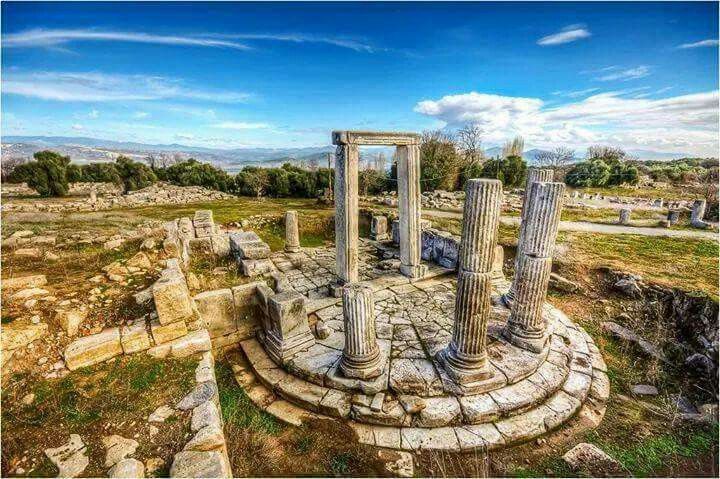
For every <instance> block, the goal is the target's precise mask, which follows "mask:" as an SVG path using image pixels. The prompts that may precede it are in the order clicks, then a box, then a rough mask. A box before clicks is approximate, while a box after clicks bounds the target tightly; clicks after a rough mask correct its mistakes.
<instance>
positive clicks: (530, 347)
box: [502, 326, 548, 353]
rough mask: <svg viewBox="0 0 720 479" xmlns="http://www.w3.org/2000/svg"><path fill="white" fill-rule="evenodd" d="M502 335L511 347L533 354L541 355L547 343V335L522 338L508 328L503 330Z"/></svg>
mask: <svg viewBox="0 0 720 479" xmlns="http://www.w3.org/2000/svg"><path fill="white" fill-rule="evenodd" d="M502 335H503V337H504V338H505V339H507V341H508V342H509V343H510V344H512V345H513V346H517V347H518V348H522V349H525V350H526V351H531V352H533V353H541V352H542V351H543V349H545V345H546V344H547V341H548V335H547V334H545V333H541V335H540V336H529V337H528V336H523V335H521V334H518V333H517V332H515V331H513V329H511V328H510V327H507V326H506V327H505V329H503V332H502Z"/></svg>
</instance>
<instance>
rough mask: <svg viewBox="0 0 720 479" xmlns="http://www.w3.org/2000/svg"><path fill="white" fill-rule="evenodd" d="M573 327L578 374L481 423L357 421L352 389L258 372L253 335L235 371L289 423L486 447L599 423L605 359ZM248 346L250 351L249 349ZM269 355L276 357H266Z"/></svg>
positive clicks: (397, 445) (399, 443)
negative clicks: (244, 366) (579, 421)
mask: <svg viewBox="0 0 720 479" xmlns="http://www.w3.org/2000/svg"><path fill="white" fill-rule="evenodd" d="M567 321H569V320H567ZM571 324H572V323H571ZM570 329H574V330H575V331H576V332H577V334H576V335H575V336H576V337H575V340H576V341H577V344H576V347H577V348H579V349H582V348H583V344H584V347H585V348H587V353H582V352H579V351H578V354H577V358H574V359H573V360H569V366H570V368H571V369H570V371H574V375H573V378H568V379H566V380H565V382H564V383H563V386H562V388H560V389H558V390H557V391H556V392H554V393H553V394H552V395H549V396H548V397H547V398H545V399H544V400H543V401H542V402H540V403H537V404H534V405H532V406H530V407H529V408H528V407H526V408H523V409H520V410H517V411H514V412H515V414H513V415H505V416H501V417H498V418H495V419H494V420H491V421H487V422H481V423H478V424H456V425H446V426H437V427H415V426H412V425H409V424H408V425H400V426H388V425H381V424H368V423H363V422H358V421H357V420H353V419H352V418H350V408H351V404H350V402H346V400H345V399H347V398H343V395H345V396H347V394H345V393H342V392H341V391H338V390H335V389H328V388H321V387H320V386H317V385H315V384H313V383H310V382H308V381H304V380H302V379H299V378H296V377H294V376H292V375H290V374H288V373H287V372H285V371H283V370H282V369H280V368H277V367H276V368H273V369H275V373H276V376H275V377H274V384H267V383H266V382H265V379H263V378H261V377H259V376H257V375H255V374H254V372H255V367H258V366H260V365H261V364H259V363H257V361H256V362H255V364H253V363H252V360H251V357H252V352H253V351H256V352H257V351H264V350H263V348H262V346H261V345H260V344H259V343H258V342H257V341H256V340H254V339H250V340H246V341H244V342H242V343H241V347H242V350H243V352H245V355H246V358H247V359H248V362H249V364H250V366H249V368H250V369H251V371H236V378H237V380H238V382H239V383H240V384H241V385H243V386H246V388H247V392H248V396H249V397H250V399H251V400H252V401H253V403H254V404H256V405H257V406H258V407H260V408H261V409H263V410H265V411H266V412H268V413H269V414H271V415H273V416H275V417H276V418H278V419H279V420H281V421H283V422H286V423H289V424H294V425H298V426H299V425H301V424H302V423H303V422H304V421H305V420H308V419H334V420H338V419H339V418H340V419H341V420H345V421H346V422H347V423H348V424H349V425H350V426H351V427H352V428H353V429H354V430H355V432H356V434H357V436H358V441H359V442H361V443H364V444H369V445H375V446H378V447H387V448H392V449H402V450H409V451H417V450H447V451H454V452H469V451H476V450H482V451H487V450H492V449H497V448H502V447H506V446H510V445H514V444H519V443H522V442H526V441H530V440H533V439H535V438H538V437H540V436H542V435H544V434H546V433H548V432H551V431H553V430H555V429H558V428H559V427H561V426H562V425H563V424H565V423H567V422H568V421H569V420H570V419H572V418H574V417H582V418H584V419H587V420H588V422H589V425H587V427H596V426H597V425H598V424H599V423H600V421H601V420H602V418H603V416H604V414H605V409H606V403H607V400H608V397H609V394H610V383H609V380H608V377H607V369H606V366H605V362H604V360H603V358H602V356H601V355H600V351H599V350H598V348H597V346H595V344H594V341H593V340H592V338H591V337H590V336H589V335H588V334H587V333H586V332H585V331H584V330H583V329H582V328H580V327H578V326H576V325H574V324H572V327H571V328H570ZM248 351H250V352H251V353H250V354H249V355H248V354H247V352H248ZM580 358H582V359H580ZM265 361H272V360H270V359H269V357H266V359H265ZM266 364H267V363H266ZM573 367H574V368H575V369H572V368H573ZM582 371H586V372H587V371H589V372H590V374H589V375H588V374H586V373H585V372H582ZM248 373H250V375H251V376H252V377H253V379H252V380H251V382H254V383H253V384H248ZM578 380H579V381H578ZM283 381H285V383H284V385H285V386H287V385H288V384H292V385H293V386H295V387H297V388H298V389H297V390H300V391H302V390H305V391H306V392H307V393H309V394H312V393H313V392H314V393H315V394H316V395H317V394H321V395H322V396H321V398H320V402H319V403H317V404H315V403H314V402H311V403H308V402H303V401H302V400H300V399H299V397H297V396H295V397H293V396H292V395H290V394H288V388H285V387H279V385H280V384H281V383H282V382H283ZM268 386H270V387H269V388H268ZM578 386H580V387H578ZM304 388H306V389H304ZM323 389H325V391H323Z"/></svg>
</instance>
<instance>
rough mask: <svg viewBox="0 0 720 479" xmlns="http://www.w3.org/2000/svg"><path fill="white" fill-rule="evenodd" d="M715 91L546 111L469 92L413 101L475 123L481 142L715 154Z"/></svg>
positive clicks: (608, 99) (446, 117)
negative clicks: (514, 139) (518, 141)
mask: <svg viewBox="0 0 720 479" xmlns="http://www.w3.org/2000/svg"><path fill="white" fill-rule="evenodd" d="M718 101H719V97H718V91H709V92H704V93H696V94H692V95H682V96H675V97H670V98H662V99H648V98H626V97H624V96H623V94H622V93H621V92H610V93H600V94H596V95H592V96H590V97H588V98H585V99H584V100H582V101H578V102H573V103H567V104H565V105H562V106H556V107H548V106H547V105H545V103H544V102H543V101H542V100H541V99H539V98H525V97H508V96H501V95H491V94H485V93H477V92H470V93H464V94H459V95H447V96H444V97H442V98H440V99H438V100H425V101H421V102H419V103H417V105H416V106H415V111H416V112H418V113H421V114H423V115H426V116H429V117H432V118H435V119H438V120H441V121H442V122H444V123H445V124H446V125H447V126H448V127H451V128H456V127H459V126H461V125H464V124H466V123H475V124H477V125H479V126H480V127H481V128H482V129H483V131H484V132H485V135H484V141H486V142H489V143H496V144H498V143H502V142H504V141H505V140H507V139H509V138H511V137H513V136H515V135H522V136H523V137H525V140H526V142H527V143H528V144H531V145H532V146H534V147H538V148H550V147H555V146H568V147H571V148H585V147H587V146H589V145H591V144H595V143H607V144H614V145H620V146H623V147H625V148H632V149H647V150H653V151H659V152H662V151H678V149H679V150H681V151H687V152H688V153H692V154H697V155H701V156H717V154H718V147H719V146H718V143H719V139H718Z"/></svg>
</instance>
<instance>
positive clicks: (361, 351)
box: [340, 283, 385, 379]
mask: <svg viewBox="0 0 720 479" xmlns="http://www.w3.org/2000/svg"><path fill="white" fill-rule="evenodd" d="M342 300H343V321H344V323H345V347H344V348H343V353H342V359H341V360H340V370H341V371H342V372H343V374H344V375H345V376H347V377H350V378H360V379H370V378H374V377H377V376H379V375H380V374H381V373H382V370H383V366H384V363H385V358H384V357H383V355H382V354H381V353H380V346H379V345H378V341H377V334H376V332H375V304H374V301H373V292H372V289H371V288H370V287H369V286H367V285H363V284H360V283H355V284H348V285H345V286H344V287H343V293H342Z"/></svg>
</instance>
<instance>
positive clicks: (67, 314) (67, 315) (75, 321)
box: [55, 309, 87, 336]
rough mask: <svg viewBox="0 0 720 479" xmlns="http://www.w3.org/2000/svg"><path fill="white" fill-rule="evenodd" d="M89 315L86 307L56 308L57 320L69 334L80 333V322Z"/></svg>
mask: <svg viewBox="0 0 720 479" xmlns="http://www.w3.org/2000/svg"><path fill="white" fill-rule="evenodd" d="M86 317H87V310H85V309H71V310H63V309H58V310H55V321H57V322H58V324H60V326H61V327H62V328H63V329H64V330H65V332H66V333H67V335H68V336H75V335H77V333H78V328H79V327H80V324H82V322H83V321H84V320H85V318H86Z"/></svg>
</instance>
